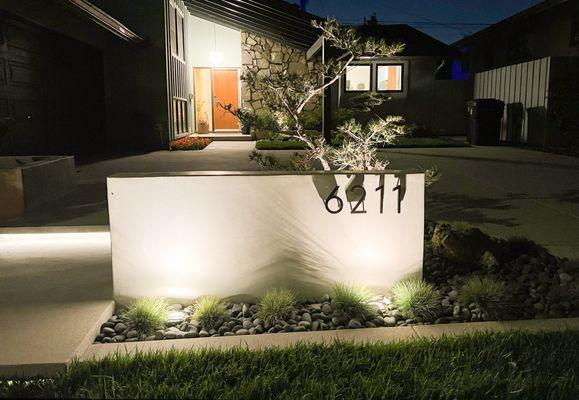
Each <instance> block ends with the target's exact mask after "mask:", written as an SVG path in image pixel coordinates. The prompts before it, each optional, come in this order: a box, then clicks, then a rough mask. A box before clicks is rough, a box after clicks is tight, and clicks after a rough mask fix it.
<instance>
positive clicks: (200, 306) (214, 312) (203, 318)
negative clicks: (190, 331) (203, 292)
mask: <svg viewBox="0 0 579 400" xmlns="http://www.w3.org/2000/svg"><path fill="white" fill-rule="evenodd" d="M193 309H194V310H195V312H194V313H193V318H194V319H195V320H197V321H199V323H200V324H201V326H202V327H203V328H206V329H211V328H214V327H215V326H216V325H217V323H218V321H220V320H221V321H222V320H223V317H224V316H225V314H226V313H227V306H226V305H225V302H224V301H223V299H221V298H220V297H216V296H203V297H200V298H199V299H197V301H196V302H195V304H193Z"/></svg>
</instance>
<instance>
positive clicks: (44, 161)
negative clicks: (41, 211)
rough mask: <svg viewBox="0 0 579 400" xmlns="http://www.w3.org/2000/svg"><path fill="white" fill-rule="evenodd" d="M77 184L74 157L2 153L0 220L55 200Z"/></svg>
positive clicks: (0, 159) (13, 216) (0, 160)
mask: <svg viewBox="0 0 579 400" xmlns="http://www.w3.org/2000/svg"><path fill="white" fill-rule="evenodd" d="M74 184H75V167H74V157H71V156H37V157H35V156H21V157H19V156H14V157H0V204H2V207H0V220H2V219H9V218H16V217H19V216H21V215H22V214H23V213H24V211H25V210H27V209H30V208H33V207H36V206H38V205H40V204H44V203H46V202H48V201H52V200H55V199H57V198H59V197H61V196H63V195H65V194H66V193H68V192H69V191H71V190H72V189H73V187H74Z"/></svg>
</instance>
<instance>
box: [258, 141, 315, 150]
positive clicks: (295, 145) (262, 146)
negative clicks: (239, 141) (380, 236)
mask: <svg viewBox="0 0 579 400" xmlns="http://www.w3.org/2000/svg"><path fill="white" fill-rule="evenodd" d="M255 148H256V149H258V150H304V149H306V148H307V145H306V144H305V143H304V142H302V141H300V140H267V139H264V140H258V141H257V143H256V144H255Z"/></svg>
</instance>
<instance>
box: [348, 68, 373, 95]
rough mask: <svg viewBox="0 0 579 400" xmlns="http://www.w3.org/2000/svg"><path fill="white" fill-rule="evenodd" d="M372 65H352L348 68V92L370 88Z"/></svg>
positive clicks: (363, 90)
mask: <svg viewBox="0 0 579 400" xmlns="http://www.w3.org/2000/svg"><path fill="white" fill-rule="evenodd" d="M370 70H371V68H370V65H352V66H350V67H348V69H347V70H346V92H365V91H368V90H370Z"/></svg>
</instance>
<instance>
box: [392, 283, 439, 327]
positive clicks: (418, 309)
mask: <svg viewBox="0 0 579 400" xmlns="http://www.w3.org/2000/svg"><path fill="white" fill-rule="evenodd" d="M392 294H393V295H394V304H395V305H396V306H397V307H398V310H399V311H400V312H401V313H402V314H403V315H404V316H407V317H410V318H421V319H423V320H432V319H434V318H436V315H437V314H438V309H439V304H440V295H439V294H438V293H437V292H436V290H435V289H434V286H433V285H432V284H430V283H426V282H424V281H422V280H420V279H406V280H403V281H400V282H398V283H397V284H396V285H394V287H393V288H392Z"/></svg>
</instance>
